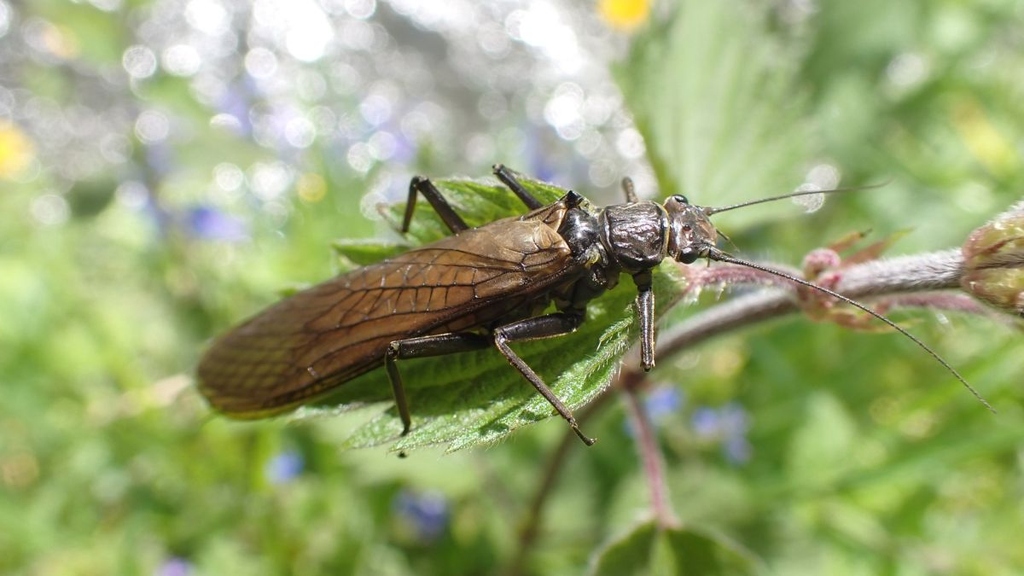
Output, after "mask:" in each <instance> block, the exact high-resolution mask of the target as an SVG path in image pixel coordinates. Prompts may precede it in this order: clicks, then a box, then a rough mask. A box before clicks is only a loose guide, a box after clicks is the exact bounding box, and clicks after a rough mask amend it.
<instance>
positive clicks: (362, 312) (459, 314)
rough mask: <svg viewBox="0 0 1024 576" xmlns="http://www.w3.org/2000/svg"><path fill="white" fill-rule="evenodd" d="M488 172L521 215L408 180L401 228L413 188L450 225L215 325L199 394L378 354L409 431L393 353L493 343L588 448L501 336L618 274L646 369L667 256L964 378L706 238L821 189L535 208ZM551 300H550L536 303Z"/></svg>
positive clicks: (288, 390)
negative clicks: (821, 305) (772, 285)
mask: <svg viewBox="0 0 1024 576" xmlns="http://www.w3.org/2000/svg"><path fill="white" fill-rule="evenodd" d="M494 173H495V175H496V176H497V177H498V179H499V180H501V181H502V182H503V183H504V184H505V185H506V186H508V187H509V188H510V189H511V190H512V192H514V193H515V194H516V196H518V197H519V199H520V200H522V201H523V203H524V204H526V206H527V207H528V208H529V210H530V211H529V212H528V213H526V214H524V215H522V216H519V217H512V218H505V219H501V220H497V221H495V222H491V223H490V224H486V225H484V226H481V227H479V228H470V227H469V226H467V225H466V223H465V222H464V221H463V220H462V218H461V217H460V216H459V215H458V214H457V213H456V212H455V211H454V210H453V209H452V208H451V206H450V205H449V204H448V203H447V202H446V201H445V199H444V197H443V196H442V195H441V193H440V191H439V190H438V189H437V187H435V186H434V184H433V183H431V181H430V180H428V179H425V178H420V177H416V178H413V179H412V182H411V183H410V185H409V201H408V204H407V206H406V211H405V218H404V221H403V230H408V227H409V223H410V221H411V218H412V214H413V210H414V208H415V205H416V196H417V194H422V195H423V196H424V197H425V198H426V199H427V201H428V202H429V203H430V205H431V206H432V207H433V208H434V210H435V211H436V212H437V213H438V215H439V216H440V217H441V219H442V220H443V221H444V223H445V224H446V225H447V226H448V228H449V229H451V231H452V232H453V235H452V236H450V237H448V238H445V239H443V240H440V241H438V242H435V243H433V244H430V245H428V246H423V247H421V248H417V249H414V250H410V251H408V252H406V253H404V254H401V255H399V256H396V257H394V258H390V259H388V260H385V261H383V262H380V263H377V264H373V265H370V266H366V267H363V268H360V269H357V270H354V271H351V272H348V273H346V274H342V275H341V276H338V277H336V278H334V279H332V280H328V281H327V282H324V283H322V284H319V285H317V286H314V287H312V288H309V289H307V290H303V291H301V292H299V293H297V294H295V295H293V296H291V297H289V298H286V299H284V300H282V301H280V302H278V303H277V304H274V305H273V306H271V307H269V308H267V309H266V310H264V311H263V312H260V313H259V314H257V315H256V316H254V317H253V318H250V319H249V320H247V321H246V322H245V323H243V324H241V325H240V326H238V327H236V328H234V329H233V330H231V331H230V332H228V333H226V334H224V335H223V336H221V337H220V338H218V339H217V340H216V341H215V342H214V343H213V344H212V346H210V348H209V350H207V352H206V354H205V355H204V356H203V358H202V360H201V361H200V363H199V390H200V392H202V394H203V395H204V396H205V397H206V398H207V399H208V400H209V402H210V404H211V405H212V406H213V408H215V409H216V410H218V411H220V412H222V413H224V414H226V415H228V416H232V417H237V418H259V417H264V416H271V415H274V414H279V413H282V412H286V411H288V410H291V409H294V408H296V407H298V406H300V405H302V404H305V403H308V402H311V401H313V400H316V399H318V398H320V397H322V396H324V395H326V394H328V393H329V392H331V391H332V390H333V389H335V388H337V387H338V386H342V385H344V384H345V383H346V382H348V381H349V380H352V379H353V378H355V377H357V376H359V375H361V374H363V373H366V372H369V371H370V370H374V369H376V368H379V367H380V366H381V365H383V366H384V367H385V369H386V370H387V374H388V378H389V380H390V382H391V386H392V389H393V392H394V398H395V403H396V405H397V407H398V413H399V415H400V417H401V419H402V424H403V431H402V433H403V434H406V433H408V431H409V428H410V426H411V418H410V414H409V405H408V401H407V400H406V395H405V389H404V387H403V384H402V377H401V375H400V373H399V370H398V362H397V361H398V360H400V359H404V358H420V357H427V356H440V355H445V354H453V353H457V352H464V351H469V350H477V349H482V348H488V347H490V346H494V347H496V348H497V349H498V351H499V352H501V354H502V355H503V356H504V357H505V358H506V359H507V360H508V361H509V363H510V364H511V365H512V366H513V367H514V368H515V369H516V370H518V371H519V372H520V374H522V375H523V377H524V378H526V380H527V381H529V382H530V384H532V385H533V387H534V388H536V389H537V392H539V393H540V394H541V395H543V396H544V398H545V399H547V401H548V402H550V403H551V405H552V406H553V407H554V409H555V410H556V411H557V412H558V414H559V415H561V416H562V418H565V420H566V421H568V422H569V425H570V426H571V427H572V429H573V431H574V432H575V433H576V434H577V435H578V436H579V437H580V439H581V440H583V442H585V443H586V444H588V445H590V444H593V440H592V439H590V438H589V437H587V436H586V435H584V434H583V432H582V431H580V429H579V426H578V425H577V423H576V419H575V418H574V417H573V415H572V413H571V412H570V411H569V409H568V408H566V406H565V405H564V404H562V402H561V401H560V400H559V399H558V397H557V396H555V394H554V393H553V392H552V391H551V390H550V389H549V388H548V387H547V385H545V384H544V381H543V380H542V379H541V378H540V377H539V376H538V375H537V373H536V372H534V371H533V369H531V368H530V366H528V365H527V364H526V362H524V361H523V359H522V358H520V357H519V356H518V355H517V354H516V353H515V352H514V351H513V350H512V348H511V347H510V346H509V344H511V343H514V342H517V341H523V340H533V339H539V338H549V337H553V336H560V335H564V334H568V333H570V332H572V331H574V330H575V329H576V328H577V327H578V326H579V325H580V323H581V322H583V320H584V317H585V315H586V306H587V303H588V302H589V301H590V300H592V299H593V298H595V297H597V296H599V295H600V294H602V293H604V292H605V291H607V290H609V289H610V288H612V287H614V286H615V285H616V284H617V283H618V280H619V277H620V275H622V274H628V275H629V276H631V277H632V278H633V282H634V283H635V284H636V288H637V297H636V309H637V315H638V317H639V323H640V352H641V354H640V356H641V360H640V361H641V364H642V367H643V368H644V369H645V370H650V369H651V368H653V367H654V292H653V291H652V289H651V281H652V278H651V272H652V270H653V269H654V267H655V266H657V265H658V264H659V263H661V261H662V260H663V259H665V258H672V259H674V260H676V261H678V262H681V263H683V264H691V263H693V262H694V261H696V260H697V259H698V258H707V259H711V260H717V261H723V262H730V263H734V264H741V265H744V266H749V267H752V268H756V269H758V270H762V271H764V272H769V273H772V274H776V275H778V276H782V277H784V278H786V279H788V280H789V281H791V282H795V283H798V284H801V285H804V286H807V287H810V288H813V289H815V290H819V291H821V292H823V293H826V294H828V295H830V296H832V297H834V298H837V299H839V300H842V301H843V302H846V303H847V304H850V305H853V306H855V307H857V308H859V309H861V310H863V311H865V312H867V313H868V314H871V315H872V316H874V317H876V318H878V319H879V320H881V321H882V322H885V323H886V324H888V325H889V326H890V327H892V328H894V329H896V330H897V331H899V332H901V333H902V334H904V335H905V336H907V337H909V338H910V339H911V340H913V341H914V342H915V343H916V344H917V345H918V346H920V347H921V348H923V349H924V350H925V351H926V352H928V353H929V354H931V355H932V356H933V357H934V358H935V359H936V360H938V362H939V363H941V364H942V365H943V366H944V367H945V368H946V369H947V370H949V371H950V372H951V373H952V374H953V375H954V376H956V378H957V379H958V380H960V381H961V382H962V383H963V384H964V385H967V382H966V381H965V380H964V379H963V378H962V377H961V376H960V375H959V374H958V373H957V372H956V371H955V370H954V369H953V368H952V367H951V366H949V364H948V363H946V362H945V361H944V360H943V359H942V358H940V357H939V356H938V355H937V354H936V353H935V352H933V351H932V350H931V349H930V348H928V347H927V346H926V345H925V344H924V343H922V342H921V341H920V340H918V339H917V338H916V337H914V336H913V335H911V334H909V333H908V332H907V331H906V330H904V329H903V328H900V327H899V326H897V325H895V324H894V323H893V322H892V321H890V320H889V319H887V318H885V317H884V316H881V315H880V314H878V313H877V312H875V311H873V310H871V309H869V308H867V307H865V306H864V305H862V304H860V303H857V302H854V301H852V300H850V299H849V298H847V297H845V296H842V295H840V294H837V293H835V292H834V291H831V290H828V289H826V288H822V287H820V286H817V285H815V284H813V283H811V282H808V281H806V280H803V279H800V278H797V277H794V276H791V275H788V274H785V273H782V272H779V271H776V270H772V269H769V268H765V267H762V266H760V265H757V264H754V263H750V262H746V261H742V260H738V259H736V258H734V257H732V256H730V255H728V254H726V253H725V252H723V251H721V250H719V249H718V248H717V247H716V246H715V243H716V240H717V238H718V232H717V231H716V229H715V227H714V226H713V225H712V224H711V222H710V220H709V219H708V217H709V216H710V215H712V214H714V213H717V212H722V211H724V210H731V209H734V208H738V207H740V206H747V205H750V204H756V203H760V202H767V201H771V200H777V199H779V198H786V197H791V196H798V195H805V194H815V193H820V192H813V191H809V192H797V193H795V194H788V195H785V196H780V197H773V198H766V199H762V200H756V201H753V202H747V203H744V204H737V205H734V206H727V207H723V208H707V207H701V206H695V205H692V204H690V203H689V201H687V199H686V198H685V197H683V196H678V195H677V196H672V197H670V198H668V199H667V200H666V201H665V202H664V203H663V204H658V203H656V202H651V201H639V200H637V198H636V195H635V193H634V192H633V189H632V186H631V185H630V184H629V183H628V181H626V184H627V185H625V186H624V188H625V190H626V195H627V202H626V203H625V204H618V205H614V206H608V207H606V208H603V209H595V208H592V207H591V206H590V205H589V203H588V202H586V200H585V199H584V198H583V197H582V196H580V195H579V194H577V193H576V192H572V191H570V192H568V193H566V194H565V195H564V196H563V197H562V198H560V199H559V200H557V201H556V202H554V203H553V204H550V205H547V206H544V205H542V204H541V202H539V201H538V200H537V199H536V198H534V197H533V196H532V195H531V194H530V193H529V192H528V191H527V190H526V189H525V188H524V187H523V186H522V185H521V184H520V183H519V181H518V180H517V179H516V176H515V173H514V172H512V171H511V170H509V169H507V168H505V167H504V166H501V165H498V166H495V168H494ZM552 302H553V303H554V305H555V308H556V310H557V311H556V312H554V313H549V314H542V312H543V311H544V309H545V308H547V307H548V305H549V304H550V303H552ZM968 388H970V386H968Z"/></svg>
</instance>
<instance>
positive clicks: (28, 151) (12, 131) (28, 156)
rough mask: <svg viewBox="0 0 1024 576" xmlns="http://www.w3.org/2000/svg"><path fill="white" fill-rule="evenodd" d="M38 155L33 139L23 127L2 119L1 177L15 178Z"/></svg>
mask: <svg viewBox="0 0 1024 576" xmlns="http://www.w3.org/2000/svg"><path fill="white" fill-rule="evenodd" d="M35 157H36V151H35V146H33V145H32V140H30V139H29V137H28V135H27V134H25V133H24V132H23V131H22V130H21V128H18V127H17V126H15V125H14V124H11V123H10V122H5V121H2V120H0V178H7V179H10V178H13V177H15V176H17V175H18V174H20V173H21V172H22V171H24V170H25V169H26V168H28V166H29V164H31V163H32V160H34V159H35Z"/></svg>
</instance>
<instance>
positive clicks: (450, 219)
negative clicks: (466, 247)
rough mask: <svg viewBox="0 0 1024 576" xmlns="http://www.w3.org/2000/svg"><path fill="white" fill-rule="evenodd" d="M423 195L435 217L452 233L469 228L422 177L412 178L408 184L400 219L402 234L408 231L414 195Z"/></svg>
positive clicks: (414, 205)
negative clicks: (407, 197)
mask: <svg viewBox="0 0 1024 576" xmlns="http://www.w3.org/2000/svg"><path fill="white" fill-rule="evenodd" d="M417 192H419V193H420V194H423V197H424V198H426V199H427V202H430V206H431V207H432V208H433V209H434V212H437V215H438V216H440V217H441V220H443V221H444V223H445V225H447V226H448V229H449V230H451V231H452V232H453V233H454V232H461V231H462V230H466V229H467V228H469V225H467V224H466V222H465V221H464V220H463V219H462V217H461V216H459V215H458V214H456V213H455V210H453V209H452V207H451V204H448V201H447V200H445V199H444V196H442V195H441V191H440V190H438V189H437V186H434V183H433V182H431V181H430V180H429V179H428V178H424V177H423V176H413V177H412V180H411V181H410V182H409V200H408V202H407V203H406V204H405V218H403V219H402V232H408V231H409V224H410V223H411V222H412V213H413V211H414V210H416V193H417Z"/></svg>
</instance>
